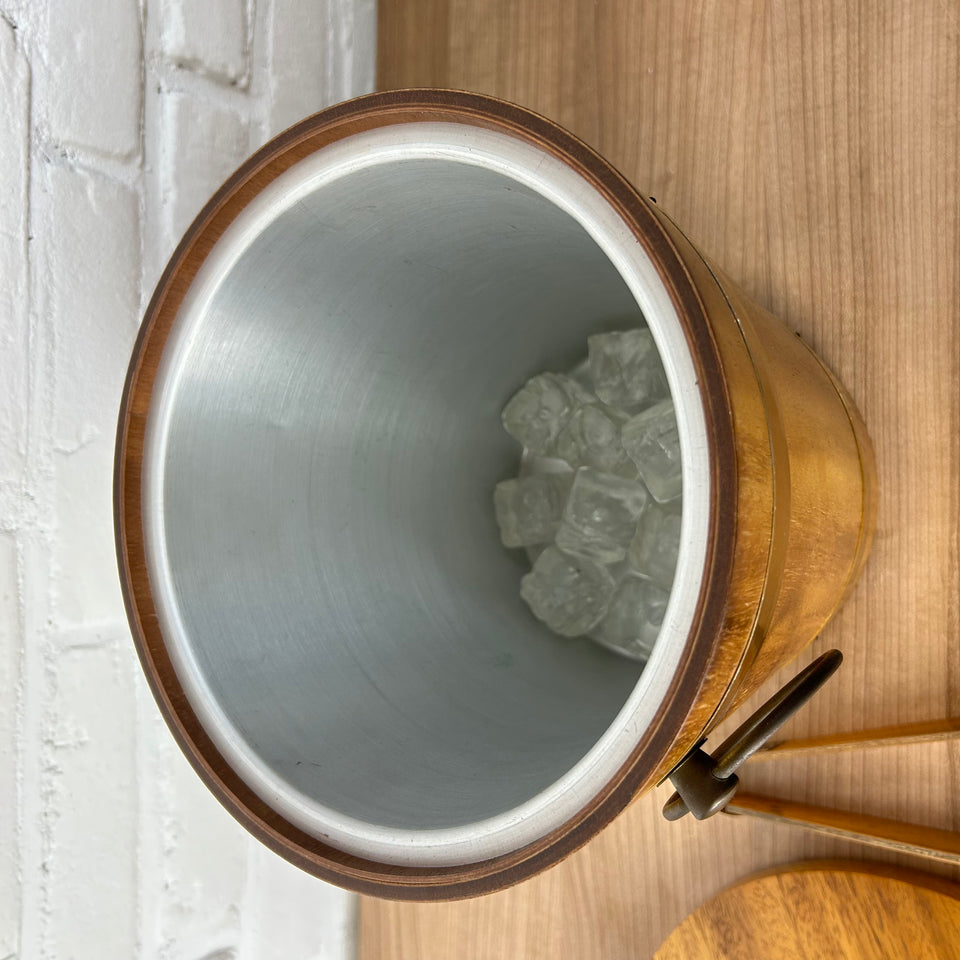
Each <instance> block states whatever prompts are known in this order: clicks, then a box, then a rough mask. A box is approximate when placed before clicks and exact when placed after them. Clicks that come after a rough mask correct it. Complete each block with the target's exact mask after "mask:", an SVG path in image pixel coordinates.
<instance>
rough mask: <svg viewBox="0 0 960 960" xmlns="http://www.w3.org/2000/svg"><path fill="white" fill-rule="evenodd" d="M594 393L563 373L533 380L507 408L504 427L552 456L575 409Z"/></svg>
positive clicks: (535, 450) (527, 444)
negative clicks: (558, 438) (558, 437)
mask: <svg viewBox="0 0 960 960" xmlns="http://www.w3.org/2000/svg"><path fill="white" fill-rule="evenodd" d="M592 399H593V397H592V395H591V394H590V393H589V392H588V391H587V390H585V389H584V388H583V387H581V386H580V384H579V383H577V382H576V381H575V380H573V379H571V378H570V377H567V376H564V375H563V374H559V373H541V374H538V375H537V376H535V377H532V378H531V379H529V380H528V381H527V382H526V383H525V384H524V385H523V386H522V387H521V388H520V390H519V391H518V392H517V393H515V394H514V395H513V397H511V399H510V401H509V402H508V403H507V405H506V406H505V407H504V408H503V412H502V413H501V414H500V419H501V421H502V422H503V427H504V429H505V430H506V431H507V433H509V434H510V436H511V437H513V438H514V439H515V440H517V441H519V442H520V443H522V444H523V445H524V447H526V448H527V449H528V450H530V451H531V452H533V453H539V454H541V455H543V456H552V455H553V454H554V452H555V449H556V442H557V436H558V435H559V433H560V431H561V430H562V429H563V427H564V425H565V424H566V422H567V421H568V420H569V419H570V416H571V415H572V414H573V412H574V411H575V410H576V409H577V408H578V407H579V406H580V405H581V404H583V403H589V402H590V400H592Z"/></svg>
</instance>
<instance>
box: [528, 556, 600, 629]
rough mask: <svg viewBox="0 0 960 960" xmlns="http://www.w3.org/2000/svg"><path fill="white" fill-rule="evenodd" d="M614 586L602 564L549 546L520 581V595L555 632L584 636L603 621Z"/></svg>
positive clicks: (538, 617) (535, 613) (536, 615)
mask: <svg viewBox="0 0 960 960" xmlns="http://www.w3.org/2000/svg"><path fill="white" fill-rule="evenodd" d="M614 587H615V583H614V580H613V577H611V576H610V574H609V573H608V572H607V570H606V569H605V568H604V567H602V566H601V565H600V564H598V563H594V562H593V561H592V560H589V559H588V558H586V557H580V556H571V555H570V554H567V553H564V552H563V551H562V550H559V549H558V548H557V547H547V549H546V550H544V551H543V553H541V554H540V556H539V557H537V560H536V562H535V563H534V565H533V569H532V570H531V571H530V572H529V573H528V574H527V575H526V576H525V577H524V578H523V580H521V581H520V596H521V597H523V599H524V600H525V601H526V602H527V604H528V606H529V607H530V609H531V610H532V611H533V614H534V616H535V617H537V619H538V620H542V621H543V622H544V623H545V624H546V625H547V626H548V627H549V628H550V629H551V630H553V631H554V632H555V633H559V634H561V636H564V637H580V636H583V635H584V634H585V633H587V632H588V631H589V630H590V629H591V628H592V627H595V626H596V625H597V623H599V622H600V620H601V619H602V618H603V616H604V614H605V613H606V612H607V607H608V605H609V603H610V598H611V597H612V596H613V591H614Z"/></svg>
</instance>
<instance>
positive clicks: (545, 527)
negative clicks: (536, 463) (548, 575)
mask: <svg viewBox="0 0 960 960" xmlns="http://www.w3.org/2000/svg"><path fill="white" fill-rule="evenodd" d="M572 484H573V474H572V473H538V474H535V475H533V476H529V477H519V478H517V479H516V480H504V481H503V483H498V484H497V487H496V489H495V490H494V492H493V505H494V509H495V511H496V514H497V524H498V525H499V526H500V539H501V541H503V545H504V546H505V547H529V546H534V545H535V544H538V543H548V542H550V541H551V540H553V538H554V537H555V536H556V533H557V528H558V527H559V526H560V517H561V515H562V514H563V507H564V504H565V503H566V502H567V494H568V493H569V492H570V487H571V485H572Z"/></svg>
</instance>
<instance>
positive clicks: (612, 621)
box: [590, 576, 670, 660]
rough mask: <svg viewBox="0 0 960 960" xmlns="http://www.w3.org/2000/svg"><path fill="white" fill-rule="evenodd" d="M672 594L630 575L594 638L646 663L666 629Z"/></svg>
mask: <svg viewBox="0 0 960 960" xmlns="http://www.w3.org/2000/svg"><path fill="white" fill-rule="evenodd" d="M669 596H670V594H669V593H667V591H666V590H663V589H661V588H660V587H658V586H657V585H656V584H655V583H653V582H652V581H651V580H644V579H643V578H641V577H633V576H627V577H624V579H623V580H622V581H621V582H620V584H619V586H618V587H617V589H616V592H615V593H614V595H613V598H612V599H611V601H610V606H609V608H608V610H607V615H606V616H605V617H604V618H603V620H601V621H600V623H599V624H598V625H597V626H596V627H595V628H594V629H593V630H592V631H591V633H590V636H591V637H592V638H593V639H594V640H596V641H598V642H599V643H602V644H603V645H604V646H607V647H612V648H613V649H615V650H619V651H620V652H621V653H625V654H626V655H627V656H630V657H633V658H635V659H638V660H646V659H647V658H648V657H649V656H650V653H651V651H652V650H653V644H654V642H655V641H656V639H657V637H658V635H659V634H660V628H661V627H662V626H663V615H664V611H665V610H666V608H667V600H668V599H669Z"/></svg>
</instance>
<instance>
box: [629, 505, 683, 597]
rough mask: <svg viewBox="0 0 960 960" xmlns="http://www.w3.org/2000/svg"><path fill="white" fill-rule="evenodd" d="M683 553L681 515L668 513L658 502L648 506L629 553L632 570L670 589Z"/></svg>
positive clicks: (641, 518)
mask: <svg viewBox="0 0 960 960" xmlns="http://www.w3.org/2000/svg"><path fill="white" fill-rule="evenodd" d="M671 506H672V504H671ZM679 551H680V514H679V513H676V512H674V511H672V510H664V509H663V508H662V507H661V506H660V505H659V504H657V503H656V502H654V503H650V504H648V505H647V509H646V510H644V511H643V515H642V516H641V517H640V522H639V523H638V524H637V535H636V536H635V537H634V538H633V543H631V544H630V551H629V553H628V554H627V558H628V559H629V561H630V567H631V569H632V570H633V571H634V572H635V573H639V574H641V575H642V576H644V577H649V578H650V579H651V580H652V581H653V582H654V583H656V584H658V585H659V586H661V587H663V588H664V589H666V590H669V589H670V586H671V584H672V583H673V575H674V572H675V571H676V569H677V554H678V553H679Z"/></svg>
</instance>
